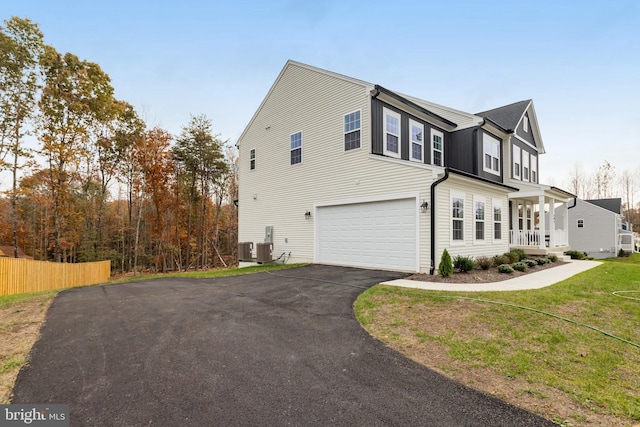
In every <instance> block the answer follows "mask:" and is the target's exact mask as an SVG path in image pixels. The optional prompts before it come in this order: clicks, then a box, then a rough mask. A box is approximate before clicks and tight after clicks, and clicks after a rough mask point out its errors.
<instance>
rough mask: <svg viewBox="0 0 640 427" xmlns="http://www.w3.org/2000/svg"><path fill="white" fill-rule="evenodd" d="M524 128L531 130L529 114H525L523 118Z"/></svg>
mask: <svg viewBox="0 0 640 427" xmlns="http://www.w3.org/2000/svg"><path fill="white" fill-rule="evenodd" d="M522 129H523V130H524V131H525V132H529V117H527V116H524V117H523V118H522Z"/></svg>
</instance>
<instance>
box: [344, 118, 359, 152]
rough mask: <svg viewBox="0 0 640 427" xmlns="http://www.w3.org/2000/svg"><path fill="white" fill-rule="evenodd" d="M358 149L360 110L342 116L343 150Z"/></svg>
mask: <svg viewBox="0 0 640 427" xmlns="http://www.w3.org/2000/svg"><path fill="white" fill-rule="evenodd" d="M355 148H360V110H358V111H354V112H353V113H349V114H345V116H344V150H345V151H348V150H353V149H355Z"/></svg>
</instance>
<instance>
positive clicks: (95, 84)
mask: <svg viewBox="0 0 640 427" xmlns="http://www.w3.org/2000/svg"><path fill="white" fill-rule="evenodd" d="M4 24H5V25H4V26H3V27H0V170H2V171H5V172H9V173H10V174H11V183H12V186H11V189H10V190H8V191H6V192H5V194H4V196H3V197H2V198H0V212H1V215H0V245H4V246H12V247H13V256H16V257H17V256H18V252H19V248H20V249H22V250H24V252H25V253H26V254H27V255H29V256H32V257H33V258H34V259H37V260H49V261H55V262H85V261H96V260H106V259H108V260H111V264H112V269H113V270H114V271H119V272H136V271H140V270H152V271H168V270H187V269H191V268H195V269H199V268H211V267H215V266H220V265H222V266H226V265H228V264H229V263H233V262H234V257H235V252H236V242H237V208H236V206H235V205H234V203H233V201H234V200H236V199H237V153H236V151H235V148H234V147H232V146H229V145H228V144H227V141H225V140H222V139H221V136H220V135H219V134H216V133H214V131H213V125H212V122H211V120H210V119H208V118H207V117H206V116H204V115H196V116H192V117H191V120H190V121H189V122H188V123H187V124H185V125H184V126H183V127H182V130H181V133H180V134H179V135H177V136H175V137H174V136H172V135H171V134H170V133H169V132H167V131H166V130H164V129H161V128H159V127H154V128H152V129H148V128H147V126H146V124H145V123H144V121H143V120H142V119H141V118H140V116H139V115H138V113H137V112H136V110H135V108H134V107H133V106H131V105H130V104H128V103H127V102H125V101H123V100H118V99H116V98H115V97H114V89H113V87H112V85H111V81H110V79H109V76H108V75H107V74H106V73H105V72H104V71H103V70H102V69H101V68H100V66H99V65H98V64H96V63H93V62H89V61H87V60H83V59H80V58H78V57H77V56H76V55H74V54H72V53H65V54H61V53H59V52H58V51H57V50H56V49H55V48H54V47H53V46H49V45H47V44H45V42H44V36H43V34H42V32H41V31H40V29H39V27H38V25H37V24H35V23H33V22H31V21H30V20H28V19H22V18H18V17H12V18H11V19H8V20H5V21H4ZM29 140H32V141H33V140H34V141H36V147H35V148H34V147H32V146H29V144H28V143H27V141H29Z"/></svg>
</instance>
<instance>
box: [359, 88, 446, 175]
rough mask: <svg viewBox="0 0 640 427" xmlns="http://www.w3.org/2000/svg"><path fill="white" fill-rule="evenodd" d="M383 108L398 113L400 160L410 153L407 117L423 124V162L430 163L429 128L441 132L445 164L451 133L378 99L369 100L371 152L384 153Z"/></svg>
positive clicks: (406, 157) (407, 156)
mask: <svg viewBox="0 0 640 427" xmlns="http://www.w3.org/2000/svg"><path fill="white" fill-rule="evenodd" d="M383 108H387V109H388V110H391V111H394V112H396V113H398V114H400V158H401V159H402V160H407V161H408V160H409V157H410V156H409V155H410V153H411V147H410V144H409V141H410V137H409V119H411V120H413V121H416V122H418V123H420V124H422V125H423V126H424V141H423V145H422V149H423V156H422V157H423V163H425V164H431V129H435V130H437V131H439V132H442V135H443V138H444V141H443V144H444V160H445V165H446V164H447V144H448V143H449V142H448V141H449V139H450V137H451V134H450V133H448V132H446V131H445V130H443V129H441V128H439V127H437V126H433V125H432V124H430V123H427V122H425V121H424V120H422V119H420V118H418V117H416V116H414V115H412V114H409V113H407V112H406V111H403V110H400V109H399V108H396V107H394V106H392V105H389V104H387V103H385V102H383V101H380V100H379V99H375V98H374V99H372V100H371V153H372V154H379V155H384V135H383V133H384V116H383Z"/></svg>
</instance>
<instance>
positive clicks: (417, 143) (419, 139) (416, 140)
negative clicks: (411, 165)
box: [409, 119, 424, 162]
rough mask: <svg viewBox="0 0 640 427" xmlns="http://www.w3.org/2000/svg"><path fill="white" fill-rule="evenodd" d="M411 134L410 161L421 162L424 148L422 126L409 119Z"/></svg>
mask: <svg viewBox="0 0 640 427" xmlns="http://www.w3.org/2000/svg"><path fill="white" fill-rule="evenodd" d="M409 132H410V133H411V160H414V161H416V162H422V156H423V152H424V150H423V147H424V125H423V124H421V123H418V122H416V121H413V120H411V119H409Z"/></svg>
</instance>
